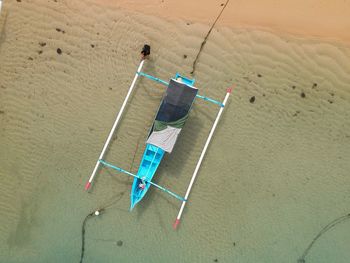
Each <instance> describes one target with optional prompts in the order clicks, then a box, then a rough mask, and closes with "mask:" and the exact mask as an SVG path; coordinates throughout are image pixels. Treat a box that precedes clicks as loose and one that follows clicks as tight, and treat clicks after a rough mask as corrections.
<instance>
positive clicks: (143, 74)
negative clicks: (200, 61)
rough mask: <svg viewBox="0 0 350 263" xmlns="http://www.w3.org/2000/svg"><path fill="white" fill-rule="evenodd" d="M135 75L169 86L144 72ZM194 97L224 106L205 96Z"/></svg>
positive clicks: (167, 83)
mask: <svg viewBox="0 0 350 263" xmlns="http://www.w3.org/2000/svg"><path fill="white" fill-rule="evenodd" d="M136 74H138V75H140V76H142V77H146V78H148V79H150V80H153V81H156V82H159V83H161V84H163V85H164V86H168V85H169V82H166V81H165V80H162V79H159V78H156V77H153V76H151V75H149V74H146V73H144V72H136ZM196 97H197V98H200V99H202V100H205V101H209V102H211V103H214V104H217V105H219V106H220V107H222V108H223V107H224V104H223V103H222V102H220V101H217V100H214V99H211V98H208V97H206V96H203V95H199V94H197V95H196Z"/></svg>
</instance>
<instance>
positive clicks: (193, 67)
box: [191, 0, 230, 75]
mask: <svg viewBox="0 0 350 263" xmlns="http://www.w3.org/2000/svg"><path fill="white" fill-rule="evenodd" d="M228 2H230V0H227V1H226V3H225V5H224V6H223V8H222V9H221V11H220V13H219V15H218V16H217V17H216V19H215V21H214V23H213V24H212V26H211V28H210V29H209V31H208V33H207V35H206V36H205V38H204V40H203V42H202V44H201V47H200V48H199V51H198V53H197V56H196V58H195V60H194V61H193V66H192V71H191V75H193V74H194V72H195V70H196V64H197V60H198V58H199V55H200V53H201V52H202V50H203V48H204V45H205V43H206V42H207V39H208V37H209V35H210V33H211V31H212V30H213V28H214V26H215V24H216V22H217V21H218V20H219V18H220V16H221V15H222V12H224V9H225V7H226V6H227V4H228Z"/></svg>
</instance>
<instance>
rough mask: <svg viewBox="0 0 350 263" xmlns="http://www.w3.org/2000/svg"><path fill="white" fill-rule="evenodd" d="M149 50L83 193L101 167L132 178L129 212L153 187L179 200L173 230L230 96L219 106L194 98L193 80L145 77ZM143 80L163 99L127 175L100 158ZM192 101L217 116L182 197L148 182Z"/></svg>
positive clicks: (178, 220)
mask: <svg viewBox="0 0 350 263" xmlns="http://www.w3.org/2000/svg"><path fill="white" fill-rule="evenodd" d="M150 50H151V48H150V46H149V45H144V47H143V49H142V51H141V54H142V58H141V62H140V65H139V67H138V69H137V71H136V74H135V77H134V80H133V81H132V83H131V86H130V88H129V91H128V93H127V95H126V97H125V99H124V102H123V104H122V107H121V109H120V111H119V113H118V115H117V118H116V120H115V122H114V125H113V127H112V129H111V131H110V133H109V135H108V138H107V141H106V142H105V145H104V146H103V149H102V152H101V154H100V156H99V158H98V160H97V162H96V165H95V168H94V170H93V172H92V174H91V176H90V178H89V181H88V182H87V183H86V185H85V190H89V189H90V187H91V183H92V181H93V179H94V177H95V175H96V174H97V171H98V169H99V168H100V166H101V165H104V166H106V167H109V168H112V169H114V170H116V171H119V172H121V173H125V174H127V175H129V176H132V177H134V181H133V184H132V187H131V193H130V201H131V203H130V210H132V209H133V208H134V207H135V205H136V204H137V203H138V202H140V201H141V199H142V198H143V197H144V196H145V195H146V193H147V191H148V189H149V188H150V186H151V185H152V186H154V187H156V188H158V189H160V190H162V191H164V192H166V193H168V194H169V195H171V196H173V197H175V198H177V199H179V200H180V201H181V202H182V204H181V207H180V210H179V213H178V215H177V217H176V220H175V222H174V224H173V227H174V229H176V228H177V226H178V225H179V223H180V219H181V216H182V212H183V210H184V208H185V205H186V203H187V202H188V197H189V194H190V192H191V189H192V186H193V183H194V181H195V179H196V176H197V174H198V170H199V168H200V166H201V163H202V161H203V158H204V155H205V153H206V151H207V148H208V145H209V143H210V141H211V138H212V137H213V134H214V131H215V129H216V126H217V124H218V122H219V119H220V117H221V114H222V112H223V109H224V107H225V105H226V102H227V100H228V98H229V96H230V94H231V88H228V89H227V92H226V96H225V98H224V100H223V102H219V101H217V100H213V99H211V98H208V97H205V96H202V95H199V94H198V89H197V88H196V87H194V83H195V80H194V79H189V78H186V77H184V76H181V75H180V74H178V73H177V74H176V75H175V77H174V78H172V79H170V82H166V81H164V80H161V79H159V78H156V77H153V76H151V75H148V74H146V73H144V72H142V71H141V70H142V67H143V64H144V63H145V59H146V58H147V56H149V55H150ZM140 76H142V77H146V78H148V79H150V80H153V81H156V82H159V83H161V84H163V85H165V86H167V89H166V91H165V94H164V96H163V99H162V101H161V104H160V106H159V109H158V112H157V114H156V117H155V120H154V122H153V125H152V127H151V130H150V132H149V134H148V139H147V141H146V148H145V150H144V153H143V157H142V160H141V162H140V165H139V168H138V172H137V174H133V173H131V172H129V171H126V170H124V169H122V168H120V167H118V166H115V165H112V164H110V163H107V162H106V161H105V160H104V156H105V153H106V150H107V148H108V145H109V144H110V142H111V139H112V136H113V134H114V132H115V130H116V128H117V127H118V123H119V121H120V120H121V117H122V114H123V111H124V109H125V107H126V104H127V102H128V100H129V97H130V95H131V93H132V91H133V89H134V86H135V84H136V81H137V79H138V77H140ZM195 98H200V99H203V100H205V101H207V102H211V103H214V104H216V105H218V106H219V107H220V109H219V112H218V114H217V116H216V119H215V122H214V124H213V126H212V128H211V130H210V133H209V136H208V138H207V141H206V143H205V145H204V148H203V150H202V153H201V155H200V157H199V160H198V163H197V165H196V168H195V170H194V172H193V175H192V178H191V181H190V183H189V185H188V188H187V191H186V194H185V196H184V197H182V196H180V195H178V194H176V193H174V192H172V191H170V190H168V189H166V188H164V187H162V186H160V185H158V184H156V183H154V182H153V181H152V179H153V176H154V175H155V173H156V171H157V168H158V166H159V164H160V162H161V161H162V158H163V156H164V154H165V152H168V153H171V151H172V149H173V147H174V145H175V143H176V140H177V138H178V136H179V134H180V132H181V129H182V127H183V126H184V124H185V122H186V120H187V118H188V115H189V113H190V111H191V108H192V104H193V102H194V100H195Z"/></svg>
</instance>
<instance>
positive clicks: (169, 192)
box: [99, 160, 187, 202]
mask: <svg viewBox="0 0 350 263" xmlns="http://www.w3.org/2000/svg"><path fill="white" fill-rule="evenodd" d="M99 162H100V163H101V164H103V165H104V166H107V167H109V168H112V169H114V170H116V171H118V172H121V173H125V174H127V175H130V176H132V177H134V178H137V179H140V180H142V178H141V177H140V176H137V175H136V174H133V173H131V172H129V171H126V170H124V169H122V168H120V167H118V166H115V165H112V164H110V163H107V162H106V161H104V160H99ZM144 181H145V182H146V183H149V184H151V185H153V186H155V187H157V188H158V189H160V190H162V191H164V192H166V193H167V194H170V195H171V196H173V197H175V198H177V199H179V200H180V201H182V202H186V201H187V200H186V199H185V198H183V197H181V196H179V195H178V194H175V193H174V192H172V191H170V190H168V189H166V188H164V187H163V186H160V185H158V184H156V183H153V182H152V181H147V180H144Z"/></svg>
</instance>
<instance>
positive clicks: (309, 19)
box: [90, 0, 350, 44]
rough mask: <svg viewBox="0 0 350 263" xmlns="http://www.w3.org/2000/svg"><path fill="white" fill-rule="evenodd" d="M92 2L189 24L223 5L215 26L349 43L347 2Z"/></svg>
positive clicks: (208, 18) (207, 20)
mask: <svg viewBox="0 0 350 263" xmlns="http://www.w3.org/2000/svg"><path fill="white" fill-rule="evenodd" d="M90 1H91V3H95V4H99V5H104V6H108V7H111V8H116V9H125V10H129V11H137V12H140V13H144V14H148V15H152V16H157V17H162V18H164V19H181V20H183V21H188V22H192V23H193V22H199V23H203V24H211V23H213V21H214V20H215V18H216V17H217V15H218V14H219V12H220V10H221V9H222V8H223V6H225V5H226V3H227V6H226V7H225V11H224V12H223V14H222V15H221V17H220V19H219V20H218V23H217V25H218V26H228V27H231V28H239V29H242V28H250V29H260V30H267V31H272V32H275V33H279V34H293V35H294V36H301V37H307V38H321V39H328V40H333V41H334V40H335V41H342V42H345V43H347V44H349V42H350V30H349V29H350V19H349V14H350V4H349V3H348V1H342V0H335V1H317V0H306V1H305V0H296V1H275V0H263V1H261V0H250V1H244V0H235V1H233V0H230V1H227V0H202V1H183V0H180V1H176V0H148V1H144V2H143V3H142V4H140V2H139V1H137V0H131V1H129V0H128V1H126V0H122V1H117V2H116V1H111V0H102V1H96V0H90Z"/></svg>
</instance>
